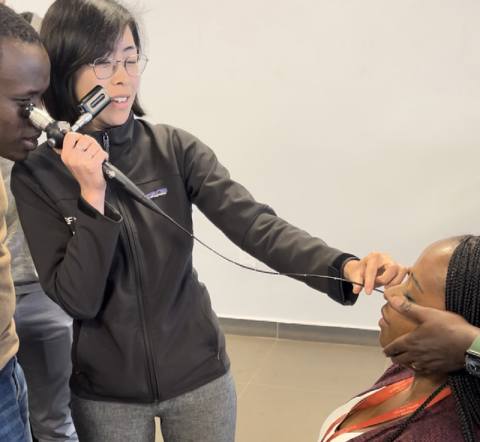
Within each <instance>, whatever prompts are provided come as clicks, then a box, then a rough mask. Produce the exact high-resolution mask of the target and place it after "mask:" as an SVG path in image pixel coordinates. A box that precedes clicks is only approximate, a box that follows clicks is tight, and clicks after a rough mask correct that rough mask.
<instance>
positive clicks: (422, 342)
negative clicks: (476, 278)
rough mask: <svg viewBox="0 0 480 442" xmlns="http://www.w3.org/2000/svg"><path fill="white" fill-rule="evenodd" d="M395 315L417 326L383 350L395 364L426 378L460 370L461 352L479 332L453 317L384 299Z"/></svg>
mask: <svg viewBox="0 0 480 442" xmlns="http://www.w3.org/2000/svg"><path fill="white" fill-rule="evenodd" d="M387 298H388V299H387V300H388V302H389V304H390V305H391V306H392V308H394V309H395V310H396V311H397V312H399V313H401V314H402V315H404V316H406V317H407V318H409V319H410V320H412V321H414V322H415V323H417V324H418V326H417V328H416V329H415V330H413V331H411V332H410V333H408V334H406V335H404V336H402V337H400V338H398V339H396V340H395V341H393V342H392V343H391V344H389V345H387V346H386V347H385V348H384V350H383V351H384V353H385V355H386V356H388V357H390V358H392V361H393V362H394V363H395V364H401V365H408V366H411V365H412V363H413V364H415V369H416V370H421V371H422V373H425V374H429V373H432V372H445V373H448V372H451V371H456V370H459V369H461V368H463V367H464V365H465V352H466V350H467V349H468V348H469V347H470V346H471V345H472V342H473V340H474V339H475V338H476V336H478V334H480V329H478V328H477V327H474V326H473V325H471V324H469V323H468V322H467V321H466V320H465V319H463V318H462V317H461V316H459V315H456V314H455V313H451V312H446V311H443V310H436V309H431V308H426V307H421V306H419V305H415V304H412V303H411V302H408V301H407V300H406V299H403V298H402V297H400V296H387Z"/></svg>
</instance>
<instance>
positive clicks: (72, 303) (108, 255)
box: [11, 163, 121, 319]
mask: <svg viewBox="0 0 480 442" xmlns="http://www.w3.org/2000/svg"><path fill="white" fill-rule="evenodd" d="M11 187H12V192H13V195H14V196H15V199H16V203H17V208H18V214H19V217H20V221H21V224H22V228H23V230H24V232H25V237H26V238H27V242H28V246H29V248H30V252H31V254H32V258H33V261H34V263H35V267H36V269H37V272H38V275H39V279H40V283H41V285H42V288H43V289H44V291H45V293H47V295H48V296H49V297H50V298H51V299H52V300H53V301H55V302H56V303H57V304H58V305H59V306H60V307H61V308H62V309H63V310H64V311H65V312H66V313H67V314H68V315H70V316H71V317H73V318H74V319H90V318H93V317H95V316H96V315H97V314H98V312H99V310H100V308H101V306H102V303H103V300H104V291H105V286H106V282H107V277H108V274H109V271H110V267H111V263H112V260H113V254H114V252H115V247H116V244H117V239H118V235H119V229H120V222H121V216H120V215H119V214H118V212H117V211H116V210H115V209H114V208H112V207H110V206H106V208H105V215H102V214H100V213H99V212H98V211H97V210H95V209H94V208H93V207H91V206H90V205H89V204H88V203H87V202H85V201H84V200H83V199H82V198H79V199H78V202H77V204H78V211H77V213H76V220H75V221H74V223H75V230H74V232H75V233H74V234H72V231H71V230H70V228H69V226H68V224H67V222H66V220H65V218H64V214H62V213H61V212H60V210H59V208H58V207H57V206H56V204H55V203H54V202H52V201H51V200H50V198H49V197H48V195H47V194H46V192H45V191H44V190H43V188H42V187H41V185H40V184H39V183H37V182H36V180H35V178H34V177H33V176H32V174H31V173H30V171H29V169H28V168H27V167H26V166H25V165H24V164H21V163H18V164H16V165H15V167H14V168H13V172H12V181H11ZM70 222H71V221H70Z"/></svg>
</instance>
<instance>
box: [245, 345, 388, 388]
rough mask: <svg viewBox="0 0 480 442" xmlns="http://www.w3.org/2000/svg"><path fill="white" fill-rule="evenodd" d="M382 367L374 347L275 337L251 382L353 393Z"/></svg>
mask: <svg viewBox="0 0 480 442" xmlns="http://www.w3.org/2000/svg"><path fill="white" fill-rule="evenodd" d="M384 367H385V357H384V356H383V354H382V352H381V350H380V349H377V348H372V347H363V346H354V345H340V344H320V343H311V342H302V341H282V340H279V341H277V342H276V343H275V345H274V347H273V349H272V351H271V352H270V353H269V355H268V357H267V358H266V360H265V361H264V362H263V364H262V365H261V367H260V368H259V370H258V371H257V373H256V374H255V376H254V377H253V379H252V383H254V384H265V385H274V386H283V387H291V388H302V389H307V390H317V391H330V392H334V393H345V394H350V395H353V394H355V393H358V392H361V391H362V390H363V389H365V388H367V387H370V386H371V385H372V384H373V383H374V381H375V380H376V379H377V378H378V377H379V376H380V374H381V373H383V370H384Z"/></svg>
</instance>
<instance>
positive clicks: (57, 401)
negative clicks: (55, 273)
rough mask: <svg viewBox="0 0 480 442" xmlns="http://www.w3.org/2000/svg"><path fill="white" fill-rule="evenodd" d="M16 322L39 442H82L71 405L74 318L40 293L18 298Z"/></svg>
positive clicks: (30, 405)
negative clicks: (71, 356) (72, 414)
mask: <svg viewBox="0 0 480 442" xmlns="http://www.w3.org/2000/svg"><path fill="white" fill-rule="evenodd" d="M14 319H15V325H16V328H17V333H18V337H19V338H20V348H19V350H18V354H17V358H18V362H19V363H20V365H21V366H22V368H23V371H24V372H25V378H26V379H27V387H28V405H29V407H28V408H29V411H30V422H31V424H32V428H33V434H34V436H35V437H36V438H37V439H38V440H39V442H60V441H61V442H66V441H68V442H74V441H78V438H77V433H76V432H75V427H74V426H73V422H72V416H71V414H70V408H69V405H68V404H69V402H70V387H69V386H68V380H69V378H70V375H71V373H72V362H71V358H70V354H71V349H72V318H70V317H69V316H68V315H67V314H66V313H65V312H64V311H63V310H62V309H61V308H60V307H59V306H58V305H57V304H55V303H54V302H53V301H52V300H51V299H50V298H49V297H48V296H47V295H46V294H45V293H44V292H43V291H41V290H39V291H36V292H32V293H29V294H26V295H17V306H16V308H15V315H14Z"/></svg>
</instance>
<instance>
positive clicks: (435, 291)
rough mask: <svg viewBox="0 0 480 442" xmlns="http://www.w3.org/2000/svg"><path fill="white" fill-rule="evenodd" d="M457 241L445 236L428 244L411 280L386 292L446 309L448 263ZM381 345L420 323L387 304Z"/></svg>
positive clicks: (409, 278)
mask: <svg viewBox="0 0 480 442" xmlns="http://www.w3.org/2000/svg"><path fill="white" fill-rule="evenodd" d="M456 246H457V243H456V242H454V241H452V239H444V240H441V241H438V242H436V243H434V244H432V245H431V246H429V247H427V248H426V249H425V250H424V252H423V253H422V254H421V255H420V257H419V258H418V259H417V261H416V262H415V264H414V265H413V267H411V268H410V269H409V276H408V279H407V280H406V281H405V282H403V283H402V284H400V285H397V286H395V287H391V288H389V289H387V291H386V292H385V293H386V294H389V295H393V294H394V295H397V296H403V297H404V298H406V299H408V300H409V301H410V302H412V303H415V304H418V305H421V306H424V307H431V308H436V309H440V310H445V280H446V277H447V269H448V263H449V261H450V258H451V256H452V253H453V251H454V250H455V247H456ZM379 325H380V330H381V331H380V344H381V345H382V347H385V346H386V345H388V344H389V343H390V342H392V341H393V340H395V339H396V338H398V337H400V336H402V335H404V334H406V333H408V332H410V331H411V330H413V329H414V328H415V327H416V325H417V324H415V323H414V322H412V321H410V320H409V319H407V318H406V317H405V316H403V315H401V314H399V313H397V312H396V311H395V310H394V309H393V308H391V307H390V305H389V304H388V303H387V304H385V305H384V306H383V307H382V318H381V319H380V322H379Z"/></svg>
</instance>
